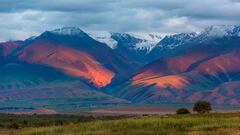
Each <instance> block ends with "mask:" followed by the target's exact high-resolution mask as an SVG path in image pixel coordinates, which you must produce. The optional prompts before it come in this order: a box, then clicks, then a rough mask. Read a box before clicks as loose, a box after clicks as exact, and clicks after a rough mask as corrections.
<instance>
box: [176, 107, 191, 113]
mask: <svg viewBox="0 0 240 135" xmlns="http://www.w3.org/2000/svg"><path fill="white" fill-rule="evenodd" d="M176 113H177V114H190V111H189V110H188V109H186V108H179V109H178V110H177V111H176Z"/></svg>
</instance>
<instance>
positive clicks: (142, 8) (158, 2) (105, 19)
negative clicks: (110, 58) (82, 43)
mask: <svg viewBox="0 0 240 135" xmlns="http://www.w3.org/2000/svg"><path fill="white" fill-rule="evenodd" d="M239 15H240V1H239V0H221V1H219V0H201V1H193V0H181V1H179V0H167V1H165V0H141V1H139V0H131V1H125V0H104V1H103V0H87V1H86V0H51V1H49V0H41V1H37V0H35V1H34V0H24V1H20V0H1V2H0V18H1V21H0V26H1V27H0V35H1V37H0V40H1V41H4V40H11V39H24V38H26V37H29V36H31V35H35V34H38V33H40V32H43V31H45V30H46V29H55V28H58V27H62V26H77V27H81V28H83V29H86V30H104V31H119V32H128V31H134V32H137V31H140V32H162V33H178V32H188V31H200V30H201V29H203V28H205V27H206V26H209V25H216V24H225V25H228V24H231V25H234V24H238V22H239V21H240V17H239Z"/></svg>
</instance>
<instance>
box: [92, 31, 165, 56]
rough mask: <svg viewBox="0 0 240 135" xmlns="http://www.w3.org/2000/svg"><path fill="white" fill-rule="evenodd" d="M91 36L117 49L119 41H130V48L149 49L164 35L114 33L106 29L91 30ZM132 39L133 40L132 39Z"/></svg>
mask: <svg viewBox="0 0 240 135" xmlns="http://www.w3.org/2000/svg"><path fill="white" fill-rule="evenodd" d="M88 34H89V36H90V37H92V38H93V39H95V40H97V41H99V42H102V43H105V44H107V45H108V46H109V47H110V48H112V49H115V48H116V47H117V44H118V42H120V41H121V42H124V41H125V42H128V44H129V43H130V44H129V45H131V46H130V49H135V50H145V49H146V50H148V51H151V50H152V48H153V47H154V46H155V45H156V44H157V43H158V42H159V41H160V40H161V39H162V35H161V34H159V33H150V34H149V33H137V32H129V33H113V32H106V31H90V32H88ZM131 40H132V41H131Z"/></svg>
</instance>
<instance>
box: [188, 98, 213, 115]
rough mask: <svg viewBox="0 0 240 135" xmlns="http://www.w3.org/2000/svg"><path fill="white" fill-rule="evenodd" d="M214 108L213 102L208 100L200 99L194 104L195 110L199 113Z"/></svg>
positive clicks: (207, 111)
mask: <svg viewBox="0 0 240 135" xmlns="http://www.w3.org/2000/svg"><path fill="white" fill-rule="evenodd" d="M211 110H212V107H211V104H210V102H208V101H204V100H202V101H198V102H196V103H195V104H194V106H193V111H194V112H198V113H209V112H210V111H211Z"/></svg>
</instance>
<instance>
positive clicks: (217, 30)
mask: <svg viewBox="0 0 240 135" xmlns="http://www.w3.org/2000/svg"><path fill="white" fill-rule="evenodd" d="M234 28H235V26H233V25H214V26H210V27H207V28H206V29H204V30H203V31H202V32H201V33H200V35H204V36H207V37H224V36H228V35H232V34H233V30H234Z"/></svg>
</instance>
